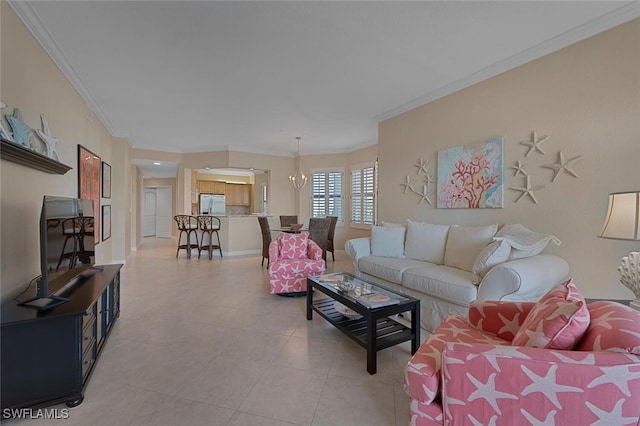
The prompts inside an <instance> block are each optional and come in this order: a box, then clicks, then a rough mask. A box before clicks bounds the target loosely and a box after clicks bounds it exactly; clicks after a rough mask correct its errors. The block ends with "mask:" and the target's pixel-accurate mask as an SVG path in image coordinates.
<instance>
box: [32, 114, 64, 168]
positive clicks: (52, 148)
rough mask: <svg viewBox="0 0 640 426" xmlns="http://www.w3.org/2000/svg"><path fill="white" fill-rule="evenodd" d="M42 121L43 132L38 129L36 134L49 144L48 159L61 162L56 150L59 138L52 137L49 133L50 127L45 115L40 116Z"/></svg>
mask: <svg viewBox="0 0 640 426" xmlns="http://www.w3.org/2000/svg"><path fill="white" fill-rule="evenodd" d="M40 121H41V122H42V130H40V129H36V133H37V134H38V136H39V137H40V139H42V140H43V141H44V143H45V144H47V157H49V158H53V159H54V160H56V161H60V157H59V156H58V151H57V150H56V145H57V144H58V141H59V140H58V138H56V137H53V136H51V132H49V125H48V124H47V119H46V118H45V117H44V114H40Z"/></svg>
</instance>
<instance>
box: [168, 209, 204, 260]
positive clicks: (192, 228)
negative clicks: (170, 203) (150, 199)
mask: <svg viewBox="0 0 640 426" xmlns="http://www.w3.org/2000/svg"><path fill="white" fill-rule="evenodd" d="M173 220H175V221H176V223H177V224H178V230H179V231H180V234H179V235H178V249H177V250H176V257H178V252H180V249H184V250H186V251H187V258H191V249H194V248H197V249H198V253H200V245H199V244H198V232H197V231H198V219H196V217H195V216H190V215H186V214H179V215H175V216H174V217H173ZM182 234H186V237H187V242H186V243H185V244H180V242H181V240H182ZM191 234H193V235H194V237H195V243H192V242H191Z"/></svg>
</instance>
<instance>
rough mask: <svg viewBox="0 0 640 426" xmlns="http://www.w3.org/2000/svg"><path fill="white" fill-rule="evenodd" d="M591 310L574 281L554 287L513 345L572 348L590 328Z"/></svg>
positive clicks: (535, 309) (523, 327) (535, 310)
mask: <svg viewBox="0 0 640 426" xmlns="http://www.w3.org/2000/svg"><path fill="white" fill-rule="evenodd" d="M589 319H590V317H589V310H588V309H587V304H586V302H585V300H584V297H583V296H582V294H581V293H580V291H579V290H578V288H577V287H576V286H575V284H574V283H573V280H568V281H565V282H564V283H562V284H560V285H558V286H556V287H554V288H553V289H551V290H550V291H549V292H548V293H547V294H545V295H544V296H542V298H541V299H540V300H539V301H538V303H537V304H536V306H535V307H533V309H531V311H530V312H529V314H528V315H527V317H526V318H525V320H524V322H523V323H522V326H521V327H520V328H519V329H518V331H517V332H516V334H515V336H514V338H513V342H512V345H514V346H528V347H533V348H546V349H560V350H571V349H573V347H574V346H575V345H576V343H577V342H578V341H579V340H580V338H582V336H583V335H584V333H585V332H586V331H587V328H588V327H589Z"/></svg>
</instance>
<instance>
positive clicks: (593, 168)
mask: <svg viewBox="0 0 640 426" xmlns="http://www.w3.org/2000/svg"><path fill="white" fill-rule="evenodd" d="M639 117H640V20H638V19H636V20H634V21H632V22H630V23H627V24H624V25H622V26H619V27H617V28H614V29H611V30H609V31H606V32H604V33H602V34H600V35H597V36H595V37H592V38H590V39H587V40H584V41H582V42H580V43H577V44H575V45H572V46H569V47H567V48H565V49H562V50H560V51H557V52H555V53H553V54H550V55H548V56H545V57H543V58H541V59H539V60H536V61H533V62H530V63H528V64H525V65H523V66H521V67H518V68H516V69H514V70H512V71H509V72H506V73H504V74H502V75H499V76H497V77H494V78H491V79H489V80H486V81H484V82H481V83H479V84H476V85H474V86H472V87H469V88H467V89H465V90H462V91H459V92H457V93H455V94H452V95H450V96H447V97H445V98H442V99H440V100H437V101H435V102H432V103H429V104H427V105H424V106H421V107H419V108H416V109H414V110H411V111H408V112H406V113H404V114H401V115H399V116H396V117H394V118H391V119H389V120H386V121H384V122H382V123H380V125H379V139H378V153H379V164H380V174H379V177H380V193H379V194H380V218H381V219H384V220H390V221H402V220H404V219H406V218H411V219H416V220H422V221H429V222H433V223H458V224H461V225H477V224H487V223H522V224H524V225H526V226H527V227H530V228H531V229H533V230H536V231H540V232H546V233H550V234H554V235H556V236H558V237H559V238H560V239H561V240H562V245H561V246H560V247H557V248H553V250H552V251H553V252H555V253H558V254H560V255H561V256H562V257H564V258H565V259H567V261H568V262H569V264H570V266H571V269H572V275H573V277H574V278H575V279H576V282H577V285H578V286H579V287H580V288H581V289H582V290H583V291H584V292H585V293H586V294H587V295H589V296H593V297H596V296H602V297H619V298H631V297H632V293H631V292H630V291H628V290H627V289H625V288H624V287H623V286H622V285H621V284H620V283H619V275H618V273H617V271H616V268H617V266H618V264H619V259H620V257H622V256H624V255H626V254H627V253H628V252H630V251H632V250H637V249H638V243H636V242H626V241H614V240H605V239H599V238H597V237H596V235H597V234H598V233H599V231H600V228H601V226H602V223H603V220H604V215H605V211H606V207H607V194H608V193H610V192H616V191H628V190H640V187H639V185H640V168H639V167H638V158H640V119H639ZM534 130H535V131H537V132H538V134H539V135H548V136H549V137H550V139H549V141H548V142H546V143H545V144H544V145H543V147H544V149H545V150H546V155H541V154H538V153H533V154H531V155H530V156H529V157H526V158H525V157H524V155H525V153H526V151H527V147H526V146H523V145H521V144H519V142H520V141H524V140H528V139H529V138H530V134H531V132H532V131H534ZM495 135H501V136H503V137H504V141H505V175H504V176H505V187H506V188H508V187H521V186H522V185H523V183H524V181H523V178H522V177H521V176H520V177H514V170H513V169H510V168H509V167H510V166H513V165H514V164H515V162H516V160H521V161H522V162H523V163H525V164H527V166H526V168H525V170H527V171H529V173H530V175H531V176H532V179H533V180H532V182H533V184H534V185H540V184H545V183H546V184H547V185H548V187H547V188H545V189H543V190H540V191H537V192H536V193H535V194H536V197H537V198H538V201H539V202H538V204H534V203H533V202H531V200H530V199H528V198H526V199H523V200H521V201H520V202H517V203H516V199H517V198H518V196H519V193H518V192H516V191H513V190H510V189H505V193H504V201H505V203H504V208H503V209H497V210H488V209H487V210H445V209H436V208H435V207H434V206H428V205H425V204H422V205H418V198H417V196H416V195H415V194H403V189H402V186H401V185H400V184H401V183H402V182H403V181H404V178H405V176H406V175H414V174H415V172H416V170H417V169H416V167H414V165H415V164H416V163H417V162H418V159H419V158H420V157H423V158H424V159H425V160H429V161H430V165H429V170H430V171H431V172H432V173H435V171H436V167H435V164H436V161H437V152H438V150H442V149H447V148H450V147H453V146H457V145H462V144H468V143H478V142H482V141H484V140H486V139H488V138H490V137H492V136H495ZM560 150H562V152H564V153H565V154H566V156H567V158H572V157H575V156H578V155H581V156H582V159H581V160H580V161H579V162H578V163H577V164H576V166H575V171H576V172H577V174H578V176H579V177H578V178H574V177H572V176H570V175H568V174H564V175H561V176H559V177H558V179H557V180H556V182H554V183H551V179H552V177H553V171H552V170H549V169H545V168H540V165H542V164H550V163H555V162H556V160H557V154H558V151H560Z"/></svg>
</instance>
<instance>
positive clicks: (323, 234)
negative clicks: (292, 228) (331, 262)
mask: <svg viewBox="0 0 640 426" xmlns="http://www.w3.org/2000/svg"><path fill="white" fill-rule="evenodd" d="M330 224H331V219H330V218H328V217H323V218H320V217H312V218H311V219H309V239H310V240H312V241H314V242H315V243H316V244H317V245H318V246H319V247H320V248H321V249H322V258H323V259H324V260H327V241H328V239H329V225H330Z"/></svg>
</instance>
